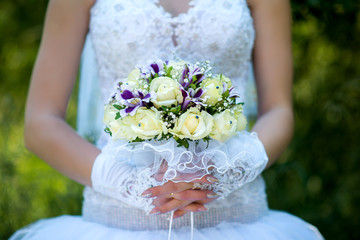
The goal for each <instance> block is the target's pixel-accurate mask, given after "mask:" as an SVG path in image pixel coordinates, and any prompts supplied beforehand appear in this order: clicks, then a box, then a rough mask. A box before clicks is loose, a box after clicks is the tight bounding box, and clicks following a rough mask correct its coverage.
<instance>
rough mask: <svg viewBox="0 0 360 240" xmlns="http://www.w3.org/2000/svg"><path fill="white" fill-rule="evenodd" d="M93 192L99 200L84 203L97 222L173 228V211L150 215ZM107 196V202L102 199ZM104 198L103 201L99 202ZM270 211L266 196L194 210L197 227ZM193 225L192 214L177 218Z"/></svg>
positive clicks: (253, 218) (88, 217) (137, 227)
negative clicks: (249, 200) (260, 198)
mask: <svg viewBox="0 0 360 240" xmlns="http://www.w3.org/2000/svg"><path fill="white" fill-rule="evenodd" d="M86 191H88V193H85V194H89V191H92V193H90V194H95V195H97V201H96V202H94V201H91V200H90V201H89V200H87V198H85V200H84V203H83V209H82V210H83V218H84V220H87V221H91V222H97V223H100V224H104V225H106V226H109V227H115V228H122V229H126V230H132V231H140V230H141V231H144V230H167V229H169V217H170V213H166V214H160V215H155V216H154V215H147V214H146V213H145V211H143V210H141V209H138V208H132V207H131V206H129V205H126V204H124V203H122V202H120V201H117V200H114V199H111V201H107V200H106V199H109V198H108V197H106V196H103V195H101V194H99V193H96V192H94V191H93V190H92V189H90V188H89V189H87V190H86ZM100 196H101V197H103V198H104V199H103V200H104V201H101V200H100V199H98V198H99V197H100ZM99 200H100V201H99ZM267 213H268V205H267V202H266V199H262V200H259V199H258V201H256V202H249V203H246V204H244V203H239V204H235V205H234V206H230V207H213V208H210V209H208V210H207V211H205V212H195V213H194V227H195V228H196V229H201V228H208V227H214V226H216V225H218V224H220V223H221V222H239V223H251V222H255V221H257V220H259V219H260V218H261V217H263V216H265V215H266V214H267ZM190 225H191V219H190V217H187V216H184V217H180V218H177V219H174V220H173V223H172V228H173V229H176V228H181V227H185V226H190Z"/></svg>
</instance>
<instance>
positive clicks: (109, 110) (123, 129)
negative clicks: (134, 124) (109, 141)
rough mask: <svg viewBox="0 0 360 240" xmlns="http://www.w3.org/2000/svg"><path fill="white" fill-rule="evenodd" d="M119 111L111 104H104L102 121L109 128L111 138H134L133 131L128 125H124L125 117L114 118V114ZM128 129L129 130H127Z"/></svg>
mask: <svg viewBox="0 0 360 240" xmlns="http://www.w3.org/2000/svg"><path fill="white" fill-rule="evenodd" d="M118 112H119V110H117V109H116V108H114V107H113V105H112V104H108V105H106V106H105V110H104V118H103V122H104V123H105V125H106V126H107V127H108V128H109V129H110V131H111V134H112V138H113V139H114V140H116V139H125V140H134V139H135V138H136V137H135V138H134V139H132V137H133V133H132V132H131V129H129V126H126V122H127V119H125V120H124V118H119V119H117V120H115V117H116V114H117V113H118ZM129 130H130V132H129Z"/></svg>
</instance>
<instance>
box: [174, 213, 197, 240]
mask: <svg viewBox="0 0 360 240" xmlns="http://www.w3.org/2000/svg"><path fill="white" fill-rule="evenodd" d="M173 218H174V211H171V214H170V219H169V221H170V222H169V234H168V240H171V229H172V224H173ZM190 225H191V236H190V239H191V240H194V212H190Z"/></svg>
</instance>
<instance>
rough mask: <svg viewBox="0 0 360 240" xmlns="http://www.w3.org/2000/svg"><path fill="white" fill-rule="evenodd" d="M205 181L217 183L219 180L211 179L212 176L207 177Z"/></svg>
mask: <svg viewBox="0 0 360 240" xmlns="http://www.w3.org/2000/svg"><path fill="white" fill-rule="evenodd" d="M206 179H207V180H208V181H209V182H211V183H215V182H219V180H218V179H217V178H215V177H212V176H208V177H207V178H206Z"/></svg>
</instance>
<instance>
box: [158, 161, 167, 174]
mask: <svg viewBox="0 0 360 240" xmlns="http://www.w3.org/2000/svg"><path fill="white" fill-rule="evenodd" d="M167 169H168V165H167V162H166V160H165V159H163V162H162V163H161V165H160V168H159V173H165V172H166V170H167Z"/></svg>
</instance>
